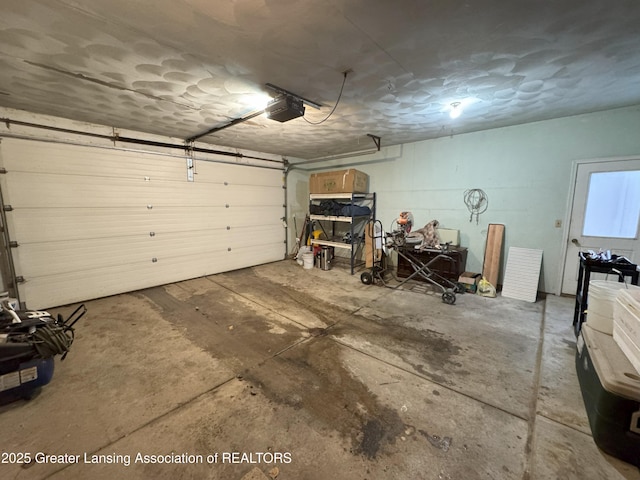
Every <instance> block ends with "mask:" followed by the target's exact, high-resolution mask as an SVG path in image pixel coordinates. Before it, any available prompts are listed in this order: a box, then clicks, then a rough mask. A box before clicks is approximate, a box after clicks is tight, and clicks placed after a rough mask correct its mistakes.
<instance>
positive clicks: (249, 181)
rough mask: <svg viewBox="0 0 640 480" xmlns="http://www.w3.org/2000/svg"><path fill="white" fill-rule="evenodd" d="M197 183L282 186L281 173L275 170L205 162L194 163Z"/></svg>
mask: <svg viewBox="0 0 640 480" xmlns="http://www.w3.org/2000/svg"><path fill="white" fill-rule="evenodd" d="M195 165H196V172H197V179H196V180H197V181H198V182H200V181H206V182H212V181H213V182H215V183H222V184H224V183H225V182H226V183H227V184H229V185H265V186H270V185H278V184H280V185H282V184H283V183H284V179H283V173H282V171H281V170H277V169H267V168H260V167H251V166H246V165H231V164H224V163H222V164H221V163H212V162H205V161H198V160H196V162H195Z"/></svg>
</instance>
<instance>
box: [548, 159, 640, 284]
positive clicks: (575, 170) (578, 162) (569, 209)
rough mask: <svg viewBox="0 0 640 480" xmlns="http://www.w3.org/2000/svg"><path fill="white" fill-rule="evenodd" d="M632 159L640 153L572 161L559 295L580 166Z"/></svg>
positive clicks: (561, 254) (563, 232)
mask: <svg viewBox="0 0 640 480" xmlns="http://www.w3.org/2000/svg"><path fill="white" fill-rule="evenodd" d="M630 160H640V154H638V155H625V156H620V157H596V158H586V159H578V160H574V161H573V162H571V177H570V184H569V192H568V195H567V207H566V210H565V213H564V225H563V229H562V240H563V241H562V249H561V251H560V257H561V259H562V261H561V262H560V267H559V268H558V277H557V278H558V281H557V283H556V292H555V294H556V295H557V296H561V295H562V281H563V278H564V269H565V265H566V263H567V249H568V244H569V236H570V235H569V227H570V222H571V216H572V214H573V206H574V202H575V198H574V197H575V192H576V182H577V180H578V167H579V166H580V165H583V164H587V163H608V162H620V161H630Z"/></svg>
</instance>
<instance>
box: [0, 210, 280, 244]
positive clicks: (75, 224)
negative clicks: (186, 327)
mask: <svg viewBox="0 0 640 480" xmlns="http://www.w3.org/2000/svg"><path fill="white" fill-rule="evenodd" d="M282 214H283V212H282V207H281V206H263V205H259V206H251V207H238V208H228V209H227V208H224V207H216V208H211V207H192V208H189V209H185V208H184V207H170V208H155V209H153V210H148V209H147V208H146V207H144V208H114V209H91V208H75V209H64V208H48V209H42V208H31V209H22V211H21V212H20V215H18V216H14V217H15V220H14V222H13V224H12V225H10V227H11V228H10V231H11V238H12V239H14V240H16V241H17V242H18V243H20V244H23V243H24V241H25V239H28V240H29V242H35V243H39V242H56V241H61V240H78V239H93V238H107V237H129V236H140V235H143V236H144V235H150V234H151V232H153V233H154V234H156V235H160V234H163V233H172V232H183V233H184V232H195V231H199V230H209V229H226V228H227V227H230V228H249V229H252V228H255V227H256V226H260V225H264V224H267V222H268V224H270V225H278V226H280V225H281V224H282V221H281V216H282Z"/></svg>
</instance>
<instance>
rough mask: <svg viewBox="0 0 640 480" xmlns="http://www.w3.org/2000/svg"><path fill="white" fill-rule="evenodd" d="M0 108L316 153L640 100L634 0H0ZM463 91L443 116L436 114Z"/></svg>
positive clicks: (293, 153) (638, 14) (639, 30)
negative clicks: (272, 111)
mask: <svg viewBox="0 0 640 480" xmlns="http://www.w3.org/2000/svg"><path fill="white" fill-rule="evenodd" d="M0 11H1V15H0V106H4V107H10V108H16V109H22V110H27V111H31V112H36V113H43V114H50V115H56V116H61V117H66V118H71V119H75V120H82V121H88V122H93V123H98V124H103V125H109V126H113V127H119V128H125V129H132V130H138V131H144V132H149V133H155V134H162V135H168V136H173V137H178V138H184V139H186V138H190V137H193V136H194V135H197V134H199V133H201V132H204V131H207V130H209V129H211V128H215V127H221V126H224V125H226V124H228V123H229V122H230V121H232V120H234V119H237V118H240V117H243V116H246V115H247V114H249V113H251V112H252V111H254V110H255V107H254V106H253V105H252V104H251V102H252V101H253V100H254V97H255V94H259V93H265V92H266V93H269V90H268V89H265V87H264V85H265V84H266V83H272V84H275V85H277V86H279V87H282V88H284V89H286V90H289V91H291V92H294V93H296V94H298V95H300V96H302V97H304V98H307V99H309V100H312V101H314V102H317V103H320V104H322V105H323V106H322V108H321V109H319V110H316V109H314V108H311V107H307V109H306V114H305V118H306V119H307V120H309V122H318V121H320V120H322V119H324V118H325V117H326V116H327V115H328V114H329V112H330V111H331V109H332V108H333V106H334V105H335V102H336V100H337V98H338V94H339V92H340V87H341V85H342V82H343V79H344V75H343V72H345V71H347V70H352V72H351V73H349V74H348V75H347V77H346V82H345V86H344V91H343V94H342V98H341V100H340V103H339V104H338V106H337V108H336V110H335V113H333V115H332V116H331V117H330V118H329V119H328V120H327V121H326V122H324V123H322V124H320V125H312V124H310V123H309V122H307V121H305V118H297V119H295V120H291V121H289V122H286V123H278V122H275V121H273V120H269V119H267V118H265V117H264V116H258V117H256V118H253V119H251V120H248V121H246V122H242V123H239V124H237V125H234V126H231V127H229V128H225V129H223V130H220V131H217V132H215V133H213V134H211V135H207V136H205V137H202V138H201V139H200V141H202V142H207V143H212V144H216V145H223V146H230V147H237V148H243V149H251V150H256V151H262V152H270V153H277V154H282V155H285V156H287V157H298V158H306V159H308V158H316V157H322V156H326V155H334V154H341V153H345V152H351V151H358V150H364V149H369V148H371V147H374V144H373V142H372V141H371V139H370V138H369V137H367V134H372V135H376V136H379V137H381V138H382V145H383V146H384V145H394V144H399V143H407V142H413V141H418V140H424V139H430V138H436V137H440V136H447V135H451V134H458V133H464V132H471V131H478V130H484V129H489V128H496V127H502V126H507V125H514V124H521V123H527V122H532V121H538V120H545V119H549V118H556V117H563V116H569V115H575V114H580V113H587V112H593V111H599V110H605V109H609V108H617V107H624V106H630V105H638V104H640V2H638V1H636V0H615V1H611V2H604V1H602V0H598V1H592V0H555V1H554V0H547V1H543V0H535V1H517V0H513V1H506V0H492V1H490V0H484V1H483V0H468V1H456V0H437V1H432V0H394V1H390V0H325V1H318V0H235V1H234V0H82V1H72V0H42V1H35V0H2V4H1V10H0ZM452 102H462V104H463V106H464V113H463V115H462V116H461V117H459V118H457V119H455V120H452V119H451V118H449V115H448V109H449V106H450V104H451V103H452Z"/></svg>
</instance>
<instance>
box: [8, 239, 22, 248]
mask: <svg viewBox="0 0 640 480" xmlns="http://www.w3.org/2000/svg"><path fill="white" fill-rule="evenodd" d="M9 246H10V247H11V248H18V247H19V246H20V245H18V242H16V241H15V240H11V241H10V242H9Z"/></svg>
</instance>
